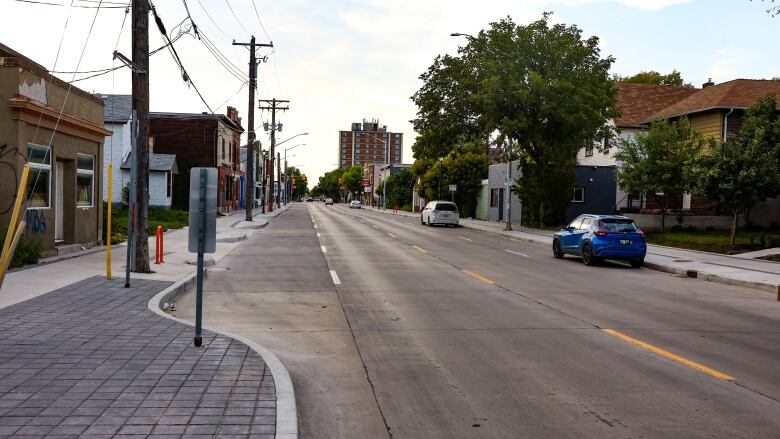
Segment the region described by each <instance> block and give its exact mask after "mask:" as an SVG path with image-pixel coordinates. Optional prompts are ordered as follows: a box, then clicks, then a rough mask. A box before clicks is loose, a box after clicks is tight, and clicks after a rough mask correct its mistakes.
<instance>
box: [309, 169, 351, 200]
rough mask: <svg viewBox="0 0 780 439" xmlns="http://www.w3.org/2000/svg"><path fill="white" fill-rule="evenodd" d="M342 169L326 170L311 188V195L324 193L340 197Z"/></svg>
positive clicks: (328, 195) (334, 197)
mask: <svg viewBox="0 0 780 439" xmlns="http://www.w3.org/2000/svg"><path fill="white" fill-rule="evenodd" d="M344 171H345V170H344V169H340V168H337V169H334V170H332V171H329V172H326V173H325V174H324V175H323V176H322V177H320V179H319V180H318V182H317V185H316V186H314V187H313V188H312V190H311V194H312V195H313V196H319V195H324V196H326V197H329V198H333V199H337V200H338V199H340V196H339V195H340V194H341V183H340V180H341V177H342V175H344Z"/></svg>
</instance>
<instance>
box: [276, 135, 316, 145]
mask: <svg viewBox="0 0 780 439" xmlns="http://www.w3.org/2000/svg"><path fill="white" fill-rule="evenodd" d="M308 135H309V133H298V134H296V135H294V136H292V137H288V138H286V139H284V140H282V141H281V142H276V146H279V145H281V144H282V143H284V142H287V141H288V140H292V139H294V138H296V137H298V136H308Z"/></svg>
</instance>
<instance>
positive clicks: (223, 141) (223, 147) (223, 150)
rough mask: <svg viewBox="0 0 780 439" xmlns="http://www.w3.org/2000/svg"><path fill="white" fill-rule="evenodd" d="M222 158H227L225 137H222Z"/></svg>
mask: <svg viewBox="0 0 780 439" xmlns="http://www.w3.org/2000/svg"><path fill="white" fill-rule="evenodd" d="M222 160H225V139H222Z"/></svg>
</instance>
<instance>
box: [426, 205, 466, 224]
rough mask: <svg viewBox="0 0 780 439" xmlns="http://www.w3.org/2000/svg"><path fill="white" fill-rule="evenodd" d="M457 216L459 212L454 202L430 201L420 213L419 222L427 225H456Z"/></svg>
mask: <svg viewBox="0 0 780 439" xmlns="http://www.w3.org/2000/svg"><path fill="white" fill-rule="evenodd" d="M459 217H460V213H459V212H458V206H457V205H456V204H455V203H453V202H451V201H431V202H430V203H428V204H426V205H425V209H423V211H422V213H420V224H428V225H429V226H433V225H434V224H445V225H450V226H454V227H457V226H458V218H459Z"/></svg>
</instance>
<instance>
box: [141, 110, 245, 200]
mask: <svg viewBox="0 0 780 439" xmlns="http://www.w3.org/2000/svg"><path fill="white" fill-rule="evenodd" d="M149 119H150V126H149V137H150V138H151V139H150V149H151V150H152V152H155V153H163V154H175V155H176V163H177V168H178V170H179V174H178V175H177V176H176V178H175V180H174V188H175V189H174V193H173V205H174V207H176V208H179V209H183V208H186V207H187V202H188V199H189V198H188V193H187V192H188V191H189V169H190V168H192V167H194V166H203V167H214V168H217V169H218V172H219V173H218V184H217V190H218V195H217V209H218V210H219V211H220V212H230V211H232V210H235V209H238V208H239V199H240V197H241V189H240V183H241V176H242V175H243V172H242V171H241V154H240V148H241V133H243V132H244V129H243V128H242V127H241V118H240V117H238V111H237V110H236V109H235V108H233V107H227V115H224V114H208V113H205V114H190V113H150V114H149Z"/></svg>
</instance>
